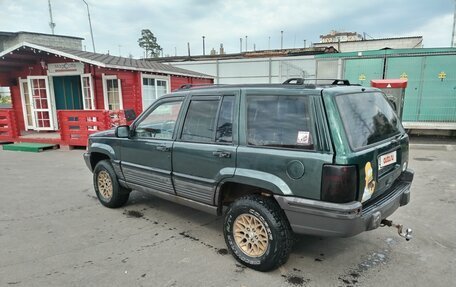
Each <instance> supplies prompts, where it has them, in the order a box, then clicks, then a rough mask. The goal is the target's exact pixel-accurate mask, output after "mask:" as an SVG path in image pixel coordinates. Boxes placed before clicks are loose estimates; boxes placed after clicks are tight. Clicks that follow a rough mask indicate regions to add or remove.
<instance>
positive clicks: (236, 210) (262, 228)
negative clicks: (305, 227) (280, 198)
mask: <svg viewBox="0 0 456 287" xmlns="http://www.w3.org/2000/svg"><path fill="white" fill-rule="evenodd" d="M223 229H224V232H223V234H224V236H225V242H226V245H227V246H228V248H229V249H230V251H231V253H232V255H233V256H234V257H235V258H236V260H237V261H239V262H240V263H242V264H244V265H246V266H247V267H250V268H252V269H255V270H258V271H269V270H272V269H275V268H277V267H279V266H280V265H282V264H283V263H285V262H286V261H287V259H288V257H289V254H290V252H291V248H292V245H293V242H294V240H293V232H292V230H291V228H290V224H289V222H288V220H287V218H286V216H285V213H284V212H283V210H282V209H281V208H280V206H279V205H278V204H277V202H276V201H275V200H274V199H272V198H269V197H263V196H260V195H248V196H244V197H241V198H239V199H238V200H236V201H235V202H234V203H232V204H231V205H230V206H229V207H228V209H227V211H226V213H225V219H224V228H223Z"/></svg>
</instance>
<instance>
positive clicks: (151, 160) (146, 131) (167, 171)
mask: <svg viewBox="0 0 456 287" xmlns="http://www.w3.org/2000/svg"><path fill="white" fill-rule="evenodd" d="M182 101H183V97H173V98H172V99H166V100H164V101H160V102H158V103H155V104H154V106H152V107H151V109H150V111H149V112H146V113H144V114H143V115H142V116H141V118H140V119H139V120H138V121H137V122H135V124H134V127H132V131H131V133H132V134H131V137H130V138H128V139H125V140H123V141H122V143H121V167H122V171H123V174H124V176H125V180H126V182H127V183H128V185H130V186H131V187H132V188H136V189H143V190H145V191H147V190H148V189H152V190H156V191H161V192H167V193H174V187H173V184H172V181H171V150H172V147H173V139H174V138H173V135H174V127H175V124H176V121H177V119H178V115H179V112H180V109H181V105H182Z"/></svg>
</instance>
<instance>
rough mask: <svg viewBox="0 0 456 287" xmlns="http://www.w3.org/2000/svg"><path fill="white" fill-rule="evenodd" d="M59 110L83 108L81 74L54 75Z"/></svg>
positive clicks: (56, 101) (56, 103) (56, 102)
mask: <svg viewBox="0 0 456 287" xmlns="http://www.w3.org/2000/svg"><path fill="white" fill-rule="evenodd" d="M52 79H53V80H52V81H53V86H54V95H55V106H56V108H57V110H82V109H83V107H84V105H83V100H82V91H81V76H58V77H57V76H54V77H52Z"/></svg>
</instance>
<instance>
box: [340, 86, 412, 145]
mask: <svg viewBox="0 0 456 287" xmlns="http://www.w3.org/2000/svg"><path fill="white" fill-rule="evenodd" d="M336 103H337V107H338V108H339V112H340V116H341V118H342V121H343V124H344V126H345V131H346V133H347V136H348V140H349V141H350V145H351V147H352V149H355V150H356V149H360V148H362V147H365V146H367V145H370V144H374V143H376V142H380V141H382V140H384V139H387V138H390V137H392V136H394V135H397V134H399V133H401V132H402V131H403V128H402V125H401V123H400V121H399V119H398V118H397V116H396V114H395V113H394V111H393V109H392V108H391V106H390V104H389V103H388V100H387V99H386V98H385V97H384V95H383V94H382V93H377V92H376V93H359V94H346V95H339V96H336Z"/></svg>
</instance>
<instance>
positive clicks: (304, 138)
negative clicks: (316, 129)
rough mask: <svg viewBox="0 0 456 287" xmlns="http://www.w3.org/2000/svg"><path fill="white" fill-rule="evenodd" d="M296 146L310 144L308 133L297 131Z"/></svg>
mask: <svg viewBox="0 0 456 287" xmlns="http://www.w3.org/2000/svg"><path fill="white" fill-rule="evenodd" d="M296 143H297V144H309V143H310V132H306V131H298V139H297V140H296Z"/></svg>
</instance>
